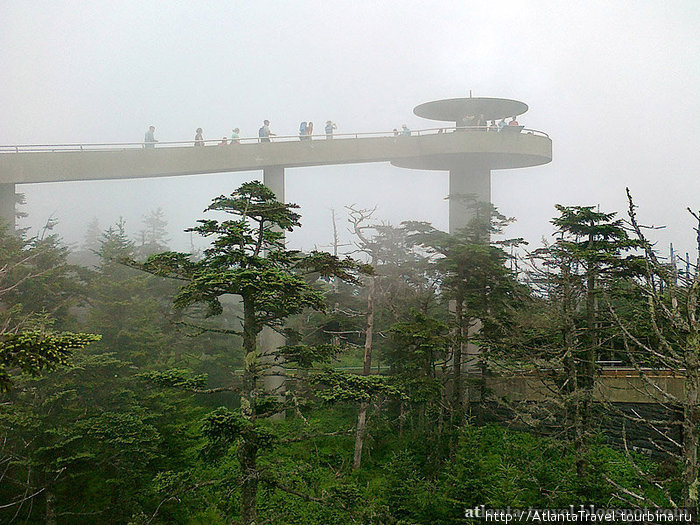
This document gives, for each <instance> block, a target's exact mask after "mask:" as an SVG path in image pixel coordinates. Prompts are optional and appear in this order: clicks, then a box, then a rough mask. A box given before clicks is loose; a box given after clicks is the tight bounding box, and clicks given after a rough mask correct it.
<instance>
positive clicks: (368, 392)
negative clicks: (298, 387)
mask: <svg viewBox="0 0 700 525" xmlns="http://www.w3.org/2000/svg"><path fill="white" fill-rule="evenodd" d="M310 381H311V384H313V385H318V386H321V387H323V389H322V390H319V391H316V393H315V395H316V397H318V398H319V399H321V400H322V401H323V402H325V403H340V402H345V401H355V402H360V401H364V402H369V401H370V400H372V399H373V398H374V397H376V396H377V395H380V394H381V395H384V396H387V397H393V398H397V399H403V398H405V395H404V394H403V392H401V390H400V389H398V388H396V387H395V386H393V385H392V384H391V382H390V379H389V378H387V377H382V376H360V375H357V374H345V373H342V372H338V371H336V370H333V369H331V368H326V369H324V370H321V371H319V372H314V373H313V374H312V376H311V377H310Z"/></svg>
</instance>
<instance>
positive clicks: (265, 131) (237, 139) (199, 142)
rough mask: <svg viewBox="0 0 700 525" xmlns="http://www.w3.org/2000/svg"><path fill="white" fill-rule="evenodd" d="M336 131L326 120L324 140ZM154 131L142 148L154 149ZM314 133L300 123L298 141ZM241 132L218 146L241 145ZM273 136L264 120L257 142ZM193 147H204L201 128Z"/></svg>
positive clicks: (234, 132) (236, 131)
mask: <svg viewBox="0 0 700 525" xmlns="http://www.w3.org/2000/svg"><path fill="white" fill-rule="evenodd" d="M336 129H338V126H337V125H336V124H335V122H333V121H332V120H327V121H326V127H325V129H324V131H325V132H326V139H332V138H333V132H334V131H335V130H336ZM155 131H156V127H155V126H149V127H148V130H147V131H146V135H145V136H144V138H143V147H144V148H154V147H155V144H156V142H158V141H157V140H156V138H155ZM313 132H314V123H313V122H302V123H301V125H300V126H299V139H300V140H311V137H312V135H313ZM240 133H241V130H240V129H239V128H233V130H232V131H231V138H230V139H229V138H228V137H223V138H222V139H221V141H220V142H219V143H218V145H219V146H227V145H230V144H240V143H241V135H240ZM274 136H275V134H274V133H272V131H270V121H269V120H264V121H263V125H262V126H261V127H260V129H259V130H258V140H259V141H260V142H270V137H274ZM194 145H195V146H196V147H201V146H204V145H205V141H204V135H203V131H202V128H197V130H196V131H195V135H194Z"/></svg>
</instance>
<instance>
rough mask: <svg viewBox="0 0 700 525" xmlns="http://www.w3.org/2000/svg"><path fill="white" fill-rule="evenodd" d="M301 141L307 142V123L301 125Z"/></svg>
mask: <svg viewBox="0 0 700 525" xmlns="http://www.w3.org/2000/svg"><path fill="white" fill-rule="evenodd" d="M299 140H306V121H304V122H302V123H301V124H299Z"/></svg>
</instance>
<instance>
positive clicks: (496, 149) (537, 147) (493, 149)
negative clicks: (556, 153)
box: [391, 126, 552, 170]
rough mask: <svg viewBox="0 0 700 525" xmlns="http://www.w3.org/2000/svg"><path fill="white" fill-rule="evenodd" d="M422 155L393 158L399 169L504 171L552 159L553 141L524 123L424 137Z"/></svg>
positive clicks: (420, 147) (545, 162) (421, 148)
mask: <svg viewBox="0 0 700 525" xmlns="http://www.w3.org/2000/svg"><path fill="white" fill-rule="evenodd" d="M421 139H422V140H423V142H421V143H420V144H419V145H418V147H419V149H420V155H416V156H414V157H404V158H400V159H398V158H397V159H393V160H392V161H391V163H392V164H393V165H394V166H397V167H399V168H410V169H417V170H453V169H455V168H457V167H466V166H469V167H472V168H475V169H489V170H502V169H512V168H527V167H529V166H540V165H542V164H547V163H549V162H552V140H551V139H550V138H549V137H548V136H547V135H546V134H545V133H542V132H539V131H535V130H528V129H522V130H521V128H520V126H511V127H510V128H508V127H506V128H504V130H501V131H500V132H499V131H487V129H486V128H466V129H456V130H454V131H451V132H450V131H446V132H445V133H440V134H436V135H430V136H425V137H421Z"/></svg>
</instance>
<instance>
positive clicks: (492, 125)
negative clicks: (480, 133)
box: [459, 114, 520, 131]
mask: <svg viewBox="0 0 700 525" xmlns="http://www.w3.org/2000/svg"><path fill="white" fill-rule="evenodd" d="M519 125H520V124H519V123H518V121H517V120H516V119H515V117H511V118H510V122H508V123H506V117H503V118H502V119H501V120H499V121H498V122H496V120H495V119H494V120H491V121H487V120H486V119H485V118H484V115H483V114H481V115H478V116H473V115H468V116H465V117H463V118H462V120H461V122H460V126H459V127H463V128H486V130H487V131H501V130H502V129H503V128H505V127H506V126H519Z"/></svg>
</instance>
